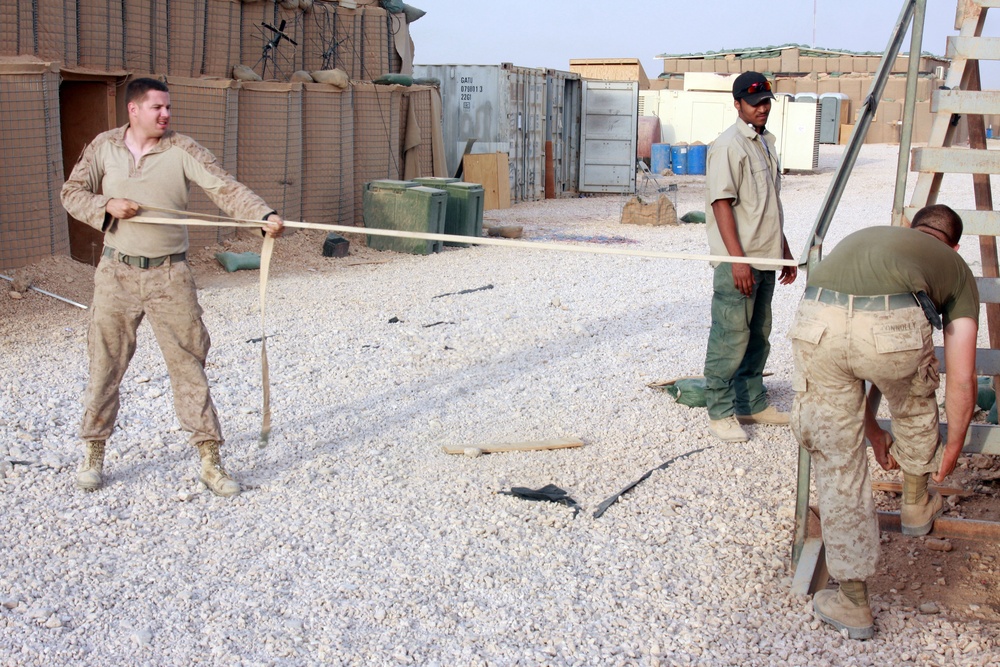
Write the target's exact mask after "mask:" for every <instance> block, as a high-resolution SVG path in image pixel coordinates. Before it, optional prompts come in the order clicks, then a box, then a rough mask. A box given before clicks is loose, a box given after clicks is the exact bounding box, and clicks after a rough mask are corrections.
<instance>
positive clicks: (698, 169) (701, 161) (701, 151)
mask: <svg viewBox="0 0 1000 667" xmlns="http://www.w3.org/2000/svg"><path fill="white" fill-rule="evenodd" d="M687 158H688V163H687V173H689V174H704V173H705V160H706V159H707V158H708V146H706V145H705V144H691V145H690V146H688V155H687Z"/></svg>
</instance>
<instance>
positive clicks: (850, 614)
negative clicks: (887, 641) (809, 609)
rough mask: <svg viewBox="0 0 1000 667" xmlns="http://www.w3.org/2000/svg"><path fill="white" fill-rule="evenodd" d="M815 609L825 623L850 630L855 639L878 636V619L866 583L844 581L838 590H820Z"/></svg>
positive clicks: (849, 633) (849, 634) (848, 631)
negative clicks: (875, 617)
mask: <svg viewBox="0 0 1000 667" xmlns="http://www.w3.org/2000/svg"><path fill="white" fill-rule="evenodd" d="M813 609H814V610H815V611H816V615H817V616H819V618H820V620H821V621H823V622H824V623H829V624H830V625H832V626H833V627H834V628H836V629H837V630H847V636H848V637H850V638H851V639H871V638H872V637H874V636H875V619H874V618H872V608H871V604H870V603H869V602H868V587H867V586H866V585H865V582H863V581H842V582H840V588H839V589H838V590H835V591H831V590H824V591H819V592H818V593H816V595H814V596H813Z"/></svg>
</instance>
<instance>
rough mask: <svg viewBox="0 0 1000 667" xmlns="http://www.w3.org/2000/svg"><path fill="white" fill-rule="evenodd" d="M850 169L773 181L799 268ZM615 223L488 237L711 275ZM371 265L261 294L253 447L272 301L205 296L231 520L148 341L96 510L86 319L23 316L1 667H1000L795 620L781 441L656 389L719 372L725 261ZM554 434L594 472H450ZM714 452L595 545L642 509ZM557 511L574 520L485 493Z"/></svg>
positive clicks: (593, 221) (581, 258)
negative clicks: (839, 174) (569, 501)
mask: <svg viewBox="0 0 1000 667" xmlns="http://www.w3.org/2000/svg"><path fill="white" fill-rule="evenodd" d="M840 152H841V148H840V147H828V146H824V147H823V160H822V163H821V170H820V171H819V172H818V173H816V174H802V175H795V174H792V175H788V176H787V177H786V178H785V181H784V205H785V210H786V215H787V218H788V236H789V241H790V243H791V245H792V247H793V248H794V249H796V253H798V251H799V249H801V248H802V246H803V244H804V242H805V239H806V237H807V235H808V232H809V229H810V227H811V226H812V223H813V220H814V218H815V215H816V211H817V210H818V206H819V202H820V201H821V199H822V197H823V195H824V194H825V192H826V190H827V186H828V184H829V181H830V178H831V176H832V167H833V166H834V164H835V161H836V160H837V159H838V158H839V155H840ZM895 156H896V149H895V147H892V146H866V147H865V148H864V150H863V151H862V154H861V159H860V161H859V164H858V168H857V170H856V172H855V174H854V176H853V177H852V180H851V183H850V184H849V186H848V192H847V193H846V195H845V198H844V201H843V203H842V206H841V209H840V212H839V214H838V216H837V220H836V222H835V223H834V227H833V230H832V233H831V234H830V238H829V241H830V242H833V241H835V240H837V239H839V238H841V237H842V236H843V235H844V234H846V233H847V232H849V231H851V230H853V229H857V228H859V227H862V226H866V225H871V224H885V223H887V222H888V216H889V212H890V209H891V205H892V185H893V182H894V174H895V164H896V157H895ZM911 180H912V179H911ZM667 182H676V183H678V184H679V190H678V198H679V202H678V209H679V212H680V213H682V214H683V213H684V212H686V211H688V210H693V209H697V210H702V209H703V208H704V203H703V201H702V196H703V195H702V193H703V178H699V177H690V176H689V177H676V178H673V179H667V178H661V179H659V183H658V184H659V185H663V184H666V183H667ZM652 189H653V187H652V186H650V187H649V190H648V191H651V190H652ZM995 196H996V195H995ZM941 201H942V202H945V203H949V204H952V205H954V206H955V207H956V208H958V207H968V208H973V207H974V205H973V203H972V187H971V179H970V178H968V177H966V179H965V180H959V177H949V178H948V179H945V194H944V195H943V196H942V198H941ZM623 203H624V198H623V197H617V196H604V197H588V198H582V199H574V200H560V201H548V202H540V203H533V204H522V205H518V206H515V207H514V208H512V209H509V210H505V211H491V212H488V213H487V218H488V220H487V221H488V222H494V223H497V222H503V223H510V224H520V225H524V227H525V232H526V237H527V238H529V239H530V238H542V237H544V238H547V239H548V240H558V238H553V235H558V234H560V233H562V234H581V235H590V236H595V235H605V236H620V237H626V238H628V239H633V240H635V241H636V243H635V244H634V245H632V246H628V245H623V246H622V247H636V248H640V247H641V248H644V249H655V250H665V251H682V252H691V253H705V252H707V243H706V241H705V233H704V227H703V226H701V225H683V226H679V227H660V228H641V227H631V226H628V227H626V226H622V225H620V224H619V223H618V215H619V211H620V209H621V206H622V204H623ZM976 245H977V244H975V243H974V242H973V243H970V244H969V247H970V249H971V250H972V252H971V254H968V255H967V256H969V257H970V259H972V258H975V259H976V260H977V261H975V262H974V264H975V267H974V268H975V270H976V271H977V273H978V272H979V268H978V249H977V248H975V246H976ZM316 251H317V253H318V252H319V247H318V246H317V248H316ZM966 252H967V253H969V252H970V251H969V250H967V251H966ZM363 254H364V256H365V257H367V258H369V259H371V258H375V257H378V258H379V259H381V260H386V259H389V260H391V261H387V262H384V263H377V264H376V263H370V264H355V265H353V266H350V265H348V261H347V260H334V259H331V260H328V262H327V264H326V266H327V267H328V268H327V269H325V270H323V271H319V272H307V271H301V272H296V273H294V274H289V273H281V272H277V273H272V282H271V284H270V287H269V303H268V317H269V319H268V331H269V333H270V334H272V335H273V336H274V337H273V338H271V339H269V353H270V361H271V378H272V396H273V403H274V405H273V408H274V413H273V414H274V416H273V424H274V428H273V434H272V437H271V441H270V444H269V445H268V446H267V447H266V448H264V449H261V448H258V445H257V433H258V430H259V425H260V380H259V376H260V371H259V366H258V361H259V345H257V344H253V343H248V342H246V341H247V340H248V339H251V338H254V337H256V336H259V335H260V325H259V319H258V316H257V288H256V285H253V284H249V283H248V281H242V283H240V284H238V286H235V287H216V288H211V289H205V290H203V291H202V293H201V301H202V305H203V306H204V308H205V311H206V322H207V324H208V327H209V330H210V331H211V332H212V338H213V341H214V347H213V350H212V353H211V355H210V358H209V374H210V377H211V379H212V383H213V391H214V396H215V400H216V403H217V405H218V408H219V411H220V414H221V415H222V418H223V424H224V427H225V429H226V433H227V436H228V442H227V444H226V447H225V449H224V460H225V462H226V464H227V467H228V468H229V469H230V470H231V471H232V472H233V473H234V475H235V476H236V477H237V478H238V479H239V480H240V481H241V483H242V484H243V485H244V488H245V491H244V493H243V494H242V495H240V496H238V497H236V498H234V499H231V500H223V499H220V498H216V497H214V496H212V495H211V494H210V493H209V492H207V491H206V490H205V489H204V488H203V487H202V486H201V485H200V483H198V482H197V481H196V476H195V471H196V465H195V462H196V456H195V453H194V452H193V450H192V449H191V448H189V447H188V446H187V444H186V434H184V433H183V432H182V431H180V430H179V427H178V425H177V422H176V418H175V417H174V413H173V405H172V402H171V392H170V386H169V380H168V377H167V374H166V369H165V367H164V364H163V361H162V359H161V357H160V353H159V350H158V348H157V347H156V345H155V341H154V340H153V336H152V334H151V331H150V329H149V328H148V326H147V325H144V326H143V327H142V329H141V336H140V344H139V349H138V352H137V353H136V356H135V359H134V361H133V363H132V366H131V368H130V370H129V373H128V375H127V376H126V378H125V382H124V384H123V408H122V412H121V415H120V418H119V430H118V431H117V432H116V433H115V435H114V437H113V438H112V439H111V441H110V442H109V448H108V449H109V455H108V463H107V470H108V472H109V478H108V481H107V486H106V488H104V489H102V490H101V491H99V492H96V493H92V494H85V493H82V492H79V491H77V490H76V489H75V487H74V484H73V482H74V474H73V473H74V471H75V468H76V465H77V462H78V460H79V456H80V447H79V444H78V442H77V440H76V437H75V432H76V429H77V425H78V422H79V419H80V413H81V409H80V404H79V399H80V396H81V393H82V389H83V386H84V382H85V379H86V317H87V316H86V313H84V312H83V311H80V310H77V309H74V308H71V307H69V306H66V305H65V304H61V303H59V302H56V301H54V300H52V299H48V298H47V297H45V296H42V295H40V294H37V293H34V292H29V293H26V294H25V298H24V299H22V300H20V301H18V302H17V304H16V307H14V308H13V309H11V310H8V311H5V312H10V313H12V314H11V315H9V316H8V317H7V318H5V319H4V320H3V321H2V322H0V349H2V355H0V439H2V443H0V459H2V460H3V463H2V465H3V470H2V475H0V507H2V512H3V516H4V517H5V521H4V525H3V527H2V528H0V535H2V537H0V545H2V548H0V665H4V666H6V665H11V666H13V665H18V666H22V665H45V666H46V667H50V666H52V665H69V664H88V665H112V664H130V665H189V664H194V663H201V664H219V665H314V664H323V665H341V664H345V665H396V664H417V665H815V666H821V665H886V664H891V665H906V664H914V665H916V664H920V665H944V664H948V665H995V664H998V663H1000V640H998V637H997V634H996V627H995V626H994V625H991V624H987V623H982V624H981V623H980V622H979V621H970V620H962V619H959V620H956V619H955V618H952V617H950V616H949V615H948V614H946V613H939V614H926V613H919V610H917V609H913V608H901V607H898V606H893V605H891V600H890V598H891V596H890V595H889V593H888V592H887V591H874V593H875V596H874V600H875V606H876V613H877V620H876V624H877V634H876V637H875V639H874V640H872V641H868V642H855V641H850V640H847V639H845V638H843V637H841V635H839V634H837V633H836V632H834V631H832V630H831V629H829V628H828V627H826V626H823V625H821V624H820V623H819V622H818V621H816V620H814V618H813V614H812V610H811V599H810V598H806V597H794V596H792V595H791V594H790V593H789V585H790V581H791V573H790V569H789V552H790V547H791V539H792V526H793V507H794V493H795V477H796V471H795V467H796V453H797V448H796V444H795V441H794V438H793V437H792V435H791V433H790V432H789V431H788V430H787V429H782V428H777V427H757V428H756V429H753V430H752V431H751V435H752V442H751V443H750V444H747V445H732V444H729V445H726V444H722V443H719V442H716V441H714V440H712V439H710V438H709V437H707V436H706V429H705V425H706V416H705V414H704V411H703V410H696V409H690V408H687V407H684V406H681V405H678V404H676V403H674V402H673V400H672V399H671V398H670V397H669V395H668V394H666V393H663V392H658V391H654V390H652V389H649V388H648V387H647V386H646V385H647V383H650V382H654V381H660V380H667V379H671V378H674V377H678V376H681V375H689V374H700V373H701V369H702V364H703V359H704V350H705V341H706V338H707V332H708V325H709V302H710V292H711V271H710V268H709V266H708V265H707V264H706V263H704V262H685V261H669V260H652V259H632V258H618V257H610V256H591V255H578V254H574V253H557V252H552V251H525V250H519V249H508V248H470V249H458V250H449V251H447V252H444V253H442V254H438V255H434V256H430V257H413V256H403V255H390V254H388V253H382V254H379V253H374V252H371V251H367V250H366V251H364V253H363ZM803 284H804V281H803V279H802V278H800V280H799V282H797V283H796V284H795V285H794V286H792V287H782V286H779V287H778V291H777V294H776V297H775V303H774V311H775V326H774V333H773V334H772V343H773V349H772V353H771V361H770V363H769V371H771V372H773V375H772V376H771V377H770V378H769V379H768V386H769V389H770V392H771V397H772V401H773V402H774V403H776V404H777V405H778V406H779V407H781V408H784V409H787V408H788V407H790V405H791V400H792V392H791V388H790V377H791V352H790V346H789V344H788V341H787V339H786V338H785V335H786V332H787V330H788V327H789V325H790V323H791V319H792V317H793V314H794V309H795V304H796V300H797V298H798V295H799V294H800V293H801V289H802V287H803ZM486 285H492V286H493V289H489V290H483V291H478V292H473V293H468V294H463V295H455V296H447V297H442V298H435V296H437V295H440V294H444V293H447V292H457V291H459V290H464V289H470V288H476V287H483V286H486ZM0 298H6V297H5V295H0ZM393 317H397V318H399V319H400V320H401V322H399V323H395V324H391V323H389V320H390V319H391V318H393ZM438 322H442V324H437V325H436V326H427V325H431V324H435V323H438ZM564 436H576V437H580V438H582V439H583V440H584V442H585V446H584V447H582V448H579V449H563V450H557V451H550V452H544V451H543V452H529V453H513V454H486V455H482V456H476V457H473V456H448V455H445V454H443V453H442V452H441V445H444V444H449V445H459V446H461V447H463V448H470V449H475V448H477V447H479V446H481V445H484V444H487V443H490V442H498V441H520V440H542V439H547V438H554V437H564ZM699 448H705V450H704V451H702V452H699V453H697V454H694V455H692V456H689V457H687V458H684V459H681V460H678V461H676V462H675V463H674V464H673V465H672V466H671V467H669V468H668V469H667V470H665V471H657V472H655V473H654V474H652V476H651V477H650V478H649V479H647V480H646V481H644V482H643V483H641V484H639V485H638V486H637V487H636V488H635V489H633V490H632V491H631V492H630V493H629V494H627V495H625V496H623V497H622V499H621V500H620V501H619V502H618V503H617V504H616V505H614V506H612V507H611V508H610V509H609V510H608V511H607V512H606V513H605V514H604V515H603V516H602V517H601V518H599V519H595V518H593V516H592V513H593V511H594V510H595V509H596V507H597V505H598V504H599V503H600V502H601V501H602V500H604V499H605V498H607V497H608V496H610V495H611V494H613V493H615V492H617V491H619V490H620V489H621V488H622V487H624V486H625V485H626V484H628V483H629V482H632V481H633V480H635V479H637V478H639V477H640V476H641V475H642V474H643V473H645V472H646V471H648V470H650V469H652V468H654V467H656V466H657V465H659V464H661V463H663V462H664V461H666V460H668V459H670V458H672V457H675V456H678V455H680V454H684V453H686V452H689V451H691V450H695V449H699ZM550 483H551V484H555V485H558V486H560V487H562V488H563V489H565V490H567V491H568V492H569V493H570V495H571V496H572V497H573V498H574V499H575V500H577V501H578V502H579V503H580V504H581V505H582V506H583V511H581V512H580V513H579V514H578V515H576V516H575V517H574V514H573V511H572V510H571V509H569V508H567V507H565V506H562V505H556V504H552V503H544V502H529V501H525V500H521V499H518V498H514V497H511V496H508V495H500V494H498V493H497V492H498V491H501V490H507V489H509V488H510V487H512V486H527V487H531V488H539V487H542V486H544V485H546V484H550ZM928 602H932V601H931V600H929V601H928Z"/></svg>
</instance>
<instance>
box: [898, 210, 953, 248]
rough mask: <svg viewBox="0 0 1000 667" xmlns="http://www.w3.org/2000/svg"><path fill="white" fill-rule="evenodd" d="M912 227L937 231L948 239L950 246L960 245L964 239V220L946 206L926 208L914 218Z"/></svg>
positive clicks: (911, 223)
mask: <svg viewBox="0 0 1000 667" xmlns="http://www.w3.org/2000/svg"><path fill="white" fill-rule="evenodd" d="M910 227H912V228H913V229H916V228H918V227H928V228H930V229H936V230H937V231H939V232H941V233H942V234H944V235H945V236H946V237H947V238H948V243H949V245H953V246H954V245H958V242H959V241H960V240H961V239H962V218H961V217H959V215H958V213H955V211H953V210H951V208H949V207H947V206H945V205H944V204H931V205H930V206H924V207H923V208H922V209H920V210H919V211H917V212H916V214H915V215H914V216H913V221H912V222H910Z"/></svg>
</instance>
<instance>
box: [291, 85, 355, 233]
mask: <svg viewBox="0 0 1000 667" xmlns="http://www.w3.org/2000/svg"><path fill="white" fill-rule="evenodd" d="M302 100H303V110H302V218H303V219H304V220H307V221H308V222H316V223H321V224H329V225H353V224H354V197H353V195H352V188H353V187H354V179H353V176H352V171H353V168H354V145H353V143H352V141H351V137H352V135H353V134H354V117H353V115H352V113H351V106H352V92H351V90H350V89H347V90H341V89H339V88H337V87H335V86H330V85H326V84H319V83H315V84H313V83H310V84H305V91H304V93H303V96H302Z"/></svg>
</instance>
